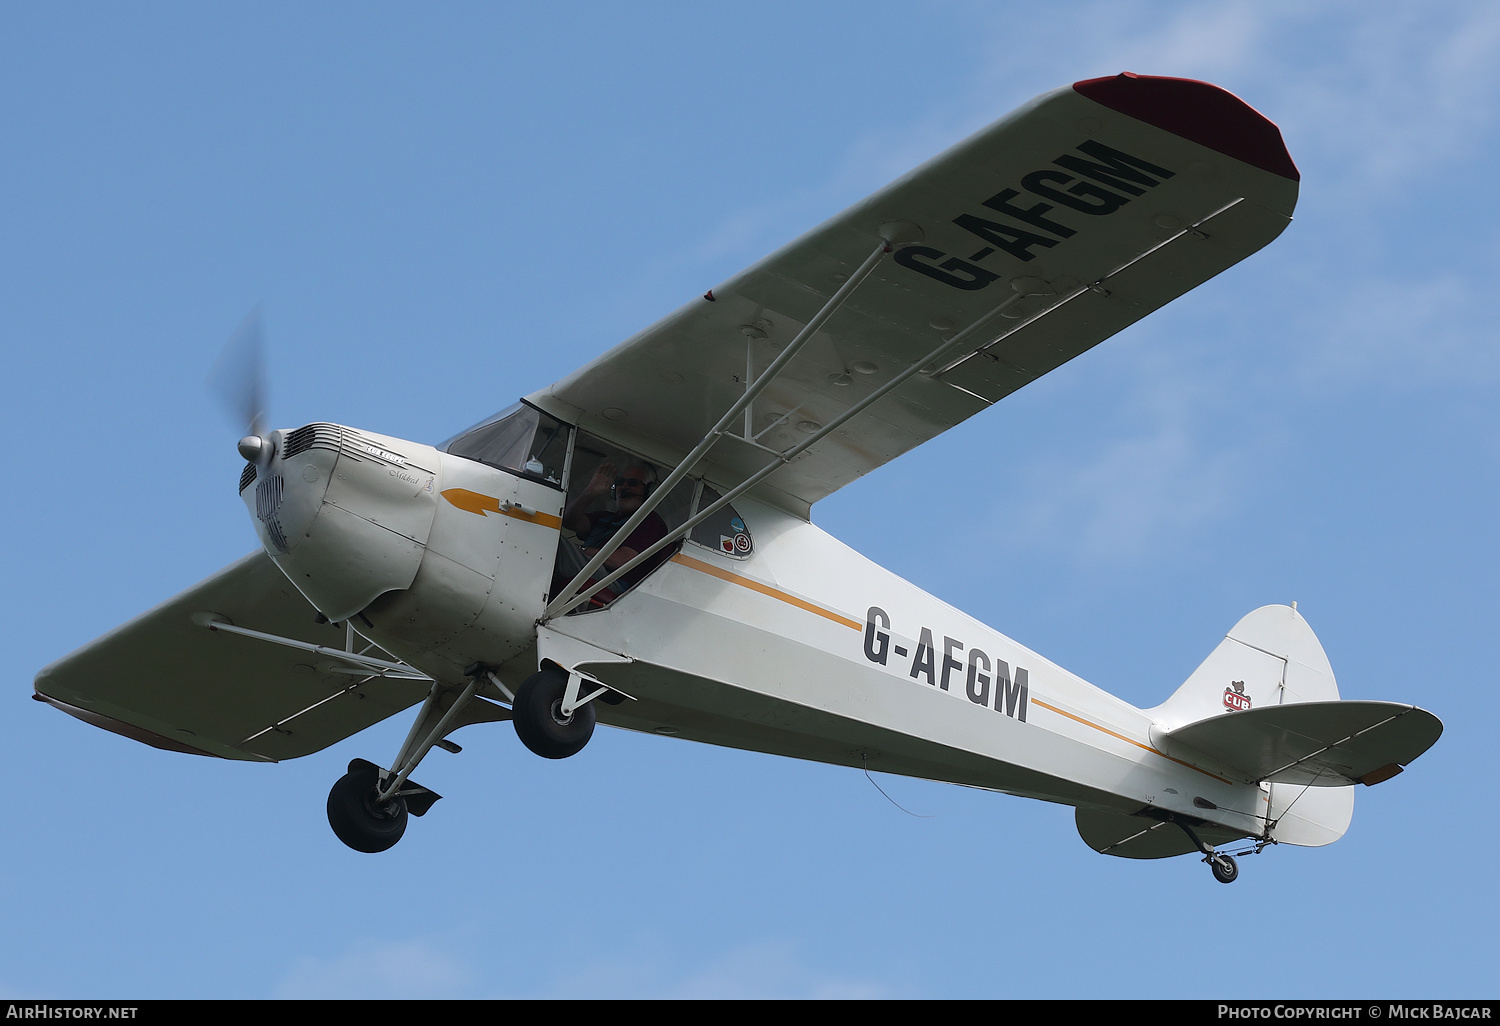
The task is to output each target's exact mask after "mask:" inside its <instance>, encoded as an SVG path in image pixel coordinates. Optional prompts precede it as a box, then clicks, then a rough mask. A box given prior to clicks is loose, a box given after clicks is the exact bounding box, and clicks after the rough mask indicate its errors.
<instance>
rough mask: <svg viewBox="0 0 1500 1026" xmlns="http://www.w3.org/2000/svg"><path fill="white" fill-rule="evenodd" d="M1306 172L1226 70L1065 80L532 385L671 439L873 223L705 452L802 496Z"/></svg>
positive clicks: (1287, 206) (1038, 365)
mask: <svg viewBox="0 0 1500 1026" xmlns="http://www.w3.org/2000/svg"><path fill="white" fill-rule="evenodd" d="M1298 180H1299V176H1298V173H1297V169H1296V167H1295V166H1294V165H1293V164H1292V161H1291V158H1290V156H1289V155H1288V154H1287V151H1286V148H1285V146H1284V144H1283V143H1282V140H1281V134H1280V132H1279V131H1278V130H1277V128H1276V126H1275V125H1273V124H1272V123H1271V122H1270V121H1268V120H1266V119H1265V118H1264V117H1262V116H1261V115H1260V114H1259V113H1257V112H1256V111H1255V110H1253V109H1252V108H1250V107H1249V106H1247V105H1246V104H1245V103H1243V102H1242V101H1241V100H1239V99H1238V98H1237V97H1235V96H1233V95H1232V94H1230V93H1228V92H1225V91H1224V90H1222V89H1219V88H1217V87H1215V86H1212V85H1208V84H1206V83H1202V82H1194V81H1189V80H1185V79H1172V78H1152V77H1145V76H1136V75H1131V74H1128V73H1127V74H1124V75H1120V76H1116V77H1113V78H1103V79H1092V80H1089V81H1084V82H1078V83H1076V84H1075V85H1073V86H1071V87H1068V88H1065V89H1061V90H1058V91H1056V92H1052V93H1048V94H1046V95H1044V96H1041V97H1038V98H1037V99H1035V100H1033V101H1032V102H1031V103H1029V104H1027V105H1026V106H1024V107H1022V108H1021V109H1020V110H1018V111H1016V112H1015V113H1013V114H1011V115H1010V116H1008V117H1006V118H1003V119H1001V120H1000V121H998V122H996V123H995V124H993V125H991V126H990V127H988V128H986V129H984V130H983V131H981V132H979V133H978V134H976V135H974V136H972V137H971V138H969V139H967V140H965V141H964V142H961V143H959V144H958V145H957V146H955V147H953V148H952V149H950V150H948V151H947V152H946V153H943V154H941V155H940V156H938V157H936V158H934V159H933V160H931V161H929V162H928V163H927V164H925V165H923V166H922V167H920V168H918V169H916V170H915V171H913V172H911V173H910V174H908V175H907V176H905V177H904V178H902V179H900V180H899V181H897V182H895V183H894V184H892V185H890V186H888V187H887V188H885V189H883V190H881V191H880V192H878V193H876V194H874V195H873V196H871V197H869V198H868V199H866V200H864V201H863V202H861V203H858V204H855V205H854V206H853V207H850V208H849V209H848V210H846V211H844V212H843V213H842V214H839V215H838V216H836V217H834V218H833V219H831V220H829V221H827V222H826V223H824V224H823V225H821V226H820V227H818V228H816V229H814V230H813V231H812V232H809V233H808V234H807V235H804V236H803V237H802V238H800V239H797V240H796V241H795V242H792V243H791V244H790V245H788V246H786V247H784V248H783V249H781V250H779V251H778V252H776V253H774V254H772V255H771V256H769V257H767V258H766V259H764V260H762V261H761V262H760V263H758V264H756V265H754V266H753V267H751V268H749V269H748V270H746V271H744V272H742V273H741V274H739V275H738V276H736V277H734V278H732V279H730V280H729V281H728V282H725V283H724V284H722V285H718V286H716V287H714V288H713V289H712V290H711V291H710V292H708V293H707V294H705V295H704V296H703V297H702V298H700V299H696V300H694V301H692V302H691V303H689V304H687V305H686V306H684V307H682V308H681V309H680V310H678V311H677V312H676V313H674V314H672V315H670V316H669V317H667V318H665V319H664V320H662V321H660V322H658V323H657V324H655V325H653V326H651V327H650V328H648V329H646V330H645V331H643V332H641V333H640V334H638V335H636V336H635V337H633V338H631V339H629V340H628V341H626V342H624V343H623V344H621V345H619V346H617V347H616V348H615V349H613V350H611V351H610V352H609V353H607V354H605V355H604V356H603V357H601V358H600V359H598V360H595V361H594V362H593V363H591V364H589V365H588V366H586V367H584V368H583V369H581V370H579V371H578V372H576V373H574V374H572V375H571V376H569V377H567V378H564V379H563V380H562V381H559V382H557V383H556V384H554V385H552V386H551V387H549V388H547V389H544V390H542V391H540V392H538V393H536V394H534V395H532V396H529V397H528V401H529V402H532V403H533V404H535V405H537V406H540V407H542V408H543V409H546V410H547V411H548V412H550V413H552V414H554V415H556V416H558V417H560V418H562V419H564V420H568V421H571V422H574V423H578V424H580V425H581V426H584V427H586V428H588V429H589V430H592V431H595V432H597V433H599V434H601V435H604V436H605V437H610V438H614V439H617V440H619V441H620V442H621V443H622V444H629V441H630V440H631V439H632V438H635V439H637V440H639V441H638V443H637V447H638V448H641V449H643V450H645V451H654V452H660V453H663V454H664V455H666V456H672V455H675V456H677V457H679V458H680V457H681V456H682V454H684V453H688V452H690V451H691V450H693V448H694V447H695V446H696V445H698V444H699V443H700V440H702V439H704V437H705V435H706V434H708V433H709V432H710V431H711V430H712V429H713V428H714V427H715V425H716V424H717V423H718V422H719V421H720V419H721V417H722V415H724V413H725V411H726V410H728V409H730V408H731V406H732V405H733V404H735V403H736V402H737V401H739V400H740V399H741V398H742V397H743V396H744V395H745V392H746V387H747V386H746V383H747V381H752V380H755V379H757V378H758V377H759V376H761V375H763V374H765V372H766V371H767V368H768V367H770V365H771V364H772V362H773V361H774V360H776V359H777V357H778V356H779V355H781V354H782V353H784V352H785V348H784V347H786V346H788V344H789V343H790V342H792V340H793V339H794V336H797V335H798V334H799V332H802V330H803V329H804V328H805V327H806V326H807V325H808V324H809V322H811V321H814V320H815V319H817V318H818V317H820V316H822V315H823V314H825V313H827V310H826V307H827V306H828V305H829V301H830V299H831V298H833V297H834V296H835V293H836V292H837V291H838V290H840V288H841V286H843V285H844V284H845V283H846V282H848V281H849V280H850V278H851V277H852V276H856V275H857V274H858V273H859V272H858V270H857V269H859V268H861V267H862V262H863V263H864V265H868V263H869V262H871V261H872V260H874V259H875V258H874V257H873V255H872V254H873V253H874V252H875V251H876V250H877V249H879V248H882V242H884V243H885V245H884V247H883V248H884V249H885V250H886V251H888V253H889V256H887V257H885V258H884V259H881V260H880V262H879V263H878V265H876V267H875V270H874V272H873V273H871V274H870V276H869V277H868V278H866V279H865V280H864V281H863V282H862V283H861V284H860V285H859V286H857V287H856V288H854V290H853V292H852V293H851V294H850V295H849V296H848V298H847V299H846V300H845V301H843V303H842V305H841V306H839V307H838V308H837V310H836V311H835V312H833V313H831V315H829V316H828V320H827V321H826V323H823V324H822V325H821V327H818V328H816V329H815V332H814V333H813V334H812V335H811V336H810V337H809V338H808V339H807V340H805V344H804V345H803V347H802V348H801V349H800V351H798V352H797V353H796V355H795V356H794V357H793V358H791V359H790V360H789V361H788V362H787V363H786V365H785V366H784V367H782V368H781V369H780V370H779V372H778V373H776V374H775V375H774V378H772V379H771V380H769V383H768V384H765V385H764V390H763V391H760V392H759V393H758V394H757V395H755V397H754V399H753V401H752V402H751V403H750V409H749V415H748V417H746V416H743V415H737V417H736V421H737V422H736V423H735V424H734V425H733V426H732V428H731V429H730V430H729V432H728V433H726V434H724V435H723V436H722V438H723V441H722V442H721V443H719V444H716V446H715V448H714V449H713V451H712V452H711V453H710V454H709V455H708V457H707V462H708V463H709V464H711V465H710V466H708V467H706V468H705V473H706V474H707V475H708V476H710V477H713V478H715V479H717V480H718V481H719V483H721V484H727V485H731V486H733V485H736V484H739V483H741V482H746V481H748V480H749V479H750V478H751V477H752V476H754V475H756V474H758V473H761V472H763V471H764V470H765V469H766V468H767V467H768V466H769V465H771V464H775V463H780V462H786V464H787V465H786V466H784V467H782V468H781V469H779V470H777V471H775V473H774V475H773V476H770V477H768V478H767V479H765V481H764V483H762V484H760V485H758V490H757V494H759V495H760V496H761V497H762V498H764V499H766V500H768V501H771V502H773V503H774V504H776V505H778V506H780V507H782V508H784V509H786V510H788V511H790V512H793V513H795V514H797V515H800V516H806V515H807V511H808V508H809V507H810V506H811V505H812V503H814V502H816V501H817V500H819V499H821V498H823V497H824V496H826V495H828V494H830V493H831V492H833V491H835V490H837V489H838V488H840V487H842V486H843V485H845V484H847V483H848V482H850V481H853V480H854V479H856V478H858V477H860V476H862V475H864V474H866V473H868V472H869V471H871V470H873V469H874V468H876V467H878V466H880V465H881V464H883V463H885V462H886V461H888V460H891V459H894V458H895V457H896V456H899V455H901V454H902V453H904V452H906V451H907V450H909V449H911V448H913V447H915V446H917V445H919V444H921V443H922V442H924V441H926V440H927V439H929V438H931V437H933V436H934V435H937V434H939V433H940V432H942V431H944V430H946V429H947V428H949V427H952V426H953V425H955V424H957V423H959V422H960V421H962V420H965V419H966V418H968V417H970V416H972V415H973V414H975V413H977V412H978V411H980V410H982V409H984V408H986V407H987V406H989V405H990V404H991V403H994V402H996V401H997V400H999V399H1002V398H1004V397H1005V396H1006V395H1009V394H1010V393H1011V392H1013V391H1015V390H1016V389H1018V388H1020V387H1021V386H1022V385H1025V384H1026V383H1027V382H1029V381H1032V380H1034V379H1035V378H1037V377H1039V376H1041V375H1042V374H1045V373H1046V372H1048V371H1050V370H1052V369H1053V368H1055V367H1057V366H1059V365H1061V364H1063V363H1065V362H1067V361H1068V360H1071V359H1072V358H1073V357H1075V356H1077V355H1079V354H1080V353H1082V352H1084V351H1085V350H1087V349H1089V348H1091V347H1093V346H1094V345H1097V344H1098V343H1099V342H1101V341H1103V340H1104V339H1106V338H1108V337H1109V336H1110V335H1113V334H1114V333H1115V332H1117V331H1119V330H1121V329H1122V328H1124V327H1126V326H1127V325H1129V324H1131V323H1133V322H1134V321H1136V320H1138V319H1139V318H1141V317H1143V316H1145V315H1146V314H1148V313H1150V312H1151V311H1152V310H1154V309H1156V308H1157V307H1160V306H1162V305H1163V304H1165V303H1167V302H1169V301H1170V300H1172V299H1174V298H1176V297H1177V296H1179V295H1181V294H1183V293H1184V292H1187V291H1188V290H1189V289H1191V288H1193V287H1194V286H1196V285H1198V284H1200V283H1202V282H1204V281H1206V280H1207V279H1209V278H1211V277H1213V276H1214V275H1215V274H1218V273H1219V272H1220V271H1222V270H1224V269H1225V268H1227V267H1229V266H1231V265H1232V264H1234V263H1236V262H1238V261H1239V260H1242V259H1244V258H1245V257H1246V256H1249V255H1250V254H1251V253H1253V252H1255V251H1256V250H1258V249H1260V248H1261V247H1262V246H1264V245H1265V244H1266V243H1268V242H1270V241H1271V240H1272V239H1274V238H1275V237H1276V236H1277V235H1278V234H1280V232H1281V231H1282V230H1283V229H1284V228H1285V227H1286V225H1287V223H1288V222H1289V220H1290V218H1291V214H1292V209H1293V207H1294V206H1295V204H1296V199H1297V189H1298ZM872 397H873V398H872ZM851 411H852V412H851ZM841 417H842V418H844V419H843V420H842V421H841V422H839V423H837V424H835V422H836V421H838V420H839V418H841ZM747 424H748V430H746V425H747ZM830 425H834V426H832V427H830ZM721 430H723V429H721ZM824 432H826V433H824ZM809 442H811V444H810V445H809V444H808V443H809Z"/></svg>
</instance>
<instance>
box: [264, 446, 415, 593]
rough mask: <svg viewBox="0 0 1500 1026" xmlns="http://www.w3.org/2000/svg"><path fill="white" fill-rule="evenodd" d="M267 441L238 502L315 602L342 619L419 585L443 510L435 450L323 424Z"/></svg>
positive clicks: (280, 562)
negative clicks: (439, 505)
mask: <svg viewBox="0 0 1500 1026" xmlns="http://www.w3.org/2000/svg"><path fill="white" fill-rule="evenodd" d="M265 442H266V443H267V444H266V445H265V446H264V447H263V449H262V451H261V452H259V453H258V454H257V458H256V461H255V462H254V463H251V464H248V465H247V466H246V468H245V473H244V474H243V475H242V476H241V478H240V498H241V499H242V500H243V501H244V503H245V505H246V507H247V508H248V509H249V510H250V514H251V516H252V517H253V518H254V522H255V529H256V533H257V534H258V535H259V536H260V541H261V544H262V545H263V546H264V547H265V549H266V552H267V553H269V554H270V556H271V558H272V559H273V560H274V561H275V562H276V565H277V566H279V567H280V568H281V570H282V572H283V573H285V574H286V576H287V578H288V579H289V580H290V581H291V582H292V583H293V584H294V585H295V586H296V587H297V589H298V590H299V591H301V592H302V594H303V595H305V596H306V597H307V599H308V601H309V602H311V603H312V604H313V605H314V606H316V607H317V608H318V610H319V611H320V612H322V613H323V615H324V616H327V617H328V618H329V619H330V620H336V621H339V620H344V619H347V618H348V617H350V616H353V615H354V614H355V613H358V612H359V611H360V610H361V609H364V608H365V607H366V606H368V605H369V604H370V603H371V602H372V601H374V600H375V599H376V598H377V597H379V596H380V595H383V594H385V593H386V592H390V591H397V590H400V589H404V588H407V587H409V586H410V585H411V583H412V580H413V579H414V578H415V577H416V574H417V570H418V568H419V567H420V566H421V564H422V556H423V553H424V551H425V547H426V544H427V538H428V534H429V532H430V531H431V529H432V521H433V518H434V517H435V516H436V512H437V501H438V497H437V487H436V476H437V470H438V453H437V450H435V449H434V448H432V447H431V446H428V445H420V444H418V443H416V442H408V441H404V440H402V439H399V438H391V437H388V436H386V435H377V434H373V433H371V432H367V431H358V430H355V429H354V428H349V427H344V426H342V425H339V424H323V423H316V424H308V425H305V426H303V427H300V428H297V429H296V430H294V431H273V432H271V434H270V435H269V436H268V437H267V438H266V439H265Z"/></svg>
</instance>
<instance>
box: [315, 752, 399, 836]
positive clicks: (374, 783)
mask: <svg viewBox="0 0 1500 1026" xmlns="http://www.w3.org/2000/svg"><path fill="white" fill-rule="evenodd" d="M379 797H380V770H379V768H378V767H376V766H375V764H374V763H370V762H365V761H364V760H363V759H355V760H354V761H353V762H351V763H350V764H349V772H348V773H345V774H344V775H343V776H342V777H339V779H338V780H337V781H336V782H335V783H334V785H333V790H331V791H329V792H328V825H329V826H331V827H333V832H334V833H335V834H337V835H338V839H339V840H341V841H343V842H344V843H345V844H347V845H348V846H349V847H351V848H353V849H354V850H355V851H363V852H370V853H372V854H373V853H374V852H377V851H385V850H386V849H387V848H389V847H391V846H392V845H394V844H395V843H396V842H397V841H399V840H401V835H402V834H404V833H406V816H407V812H406V800H405V799H404V798H392V799H391V800H390V801H388V802H385V803H383V804H382V803H380V802H378V801H377V800H376V799H378V798H379Z"/></svg>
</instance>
